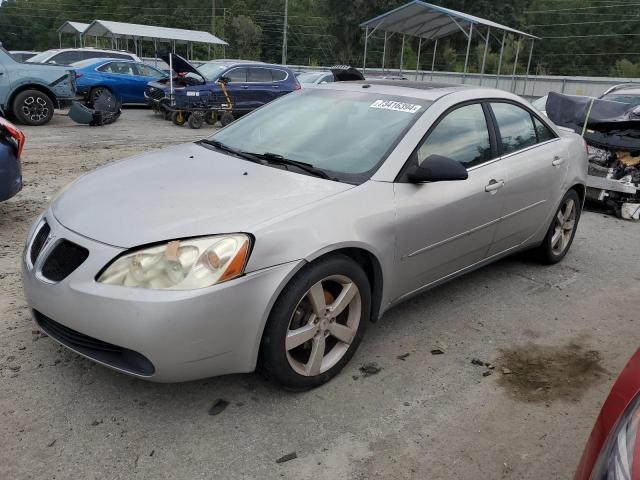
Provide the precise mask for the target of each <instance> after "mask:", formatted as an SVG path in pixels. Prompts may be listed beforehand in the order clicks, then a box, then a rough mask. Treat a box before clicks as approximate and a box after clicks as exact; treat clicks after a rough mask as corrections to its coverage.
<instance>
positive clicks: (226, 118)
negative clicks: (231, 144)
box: [220, 112, 235, 127]
mask: <svg viewBox="0 0 640 480" xmlns="http://www.w3.org/2000/svg"><path fill="white" fill-rule="evenodd" d="M234 120H235V117H234V116H233V113H231V112H224V113H223V114H222V117H221V118H220V123H221V124H222V126H223V127H226V126H227V125H229V124H230V123H231V122H233V121H234Z"/></svg>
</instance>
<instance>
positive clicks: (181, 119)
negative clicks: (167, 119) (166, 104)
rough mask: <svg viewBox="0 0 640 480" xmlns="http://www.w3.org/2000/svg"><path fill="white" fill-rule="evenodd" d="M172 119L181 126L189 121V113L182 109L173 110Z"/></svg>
mask: <svg viewBox="0 0 640 480" xmlns="http://www.w3.org/2000/svg"><path fill="white" fill-rule="evenodd" d="M171 121H172V122H173V124H174V125H178V126H179V127H181V126H182V125H184V124H185V122H186V121H187V114H186V113H185V112H182V111H180V110H178V111H177V112H172V113H171Z"/></svg>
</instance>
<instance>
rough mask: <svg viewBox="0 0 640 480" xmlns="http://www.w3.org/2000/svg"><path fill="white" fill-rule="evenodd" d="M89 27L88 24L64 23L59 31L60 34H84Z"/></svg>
mask: <svg viewBox="0 0 640 480" xmlns="http://www.w3.org/2000/svg"><path fill="white" fill-rule="evenodd" d="M88 26H89V24H88V23H80V22H70V21H66V22H64V23H63V24H62V25H61V26H60V28H59V29H58V32H59V33H84V31H85V30H86V29H87V27H88Z"/></svg>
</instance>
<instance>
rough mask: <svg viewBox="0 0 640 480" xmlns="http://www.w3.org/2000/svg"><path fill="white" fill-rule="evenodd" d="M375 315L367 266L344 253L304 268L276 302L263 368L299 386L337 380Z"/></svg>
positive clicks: (265, 341) (291, 385)
mask: <svg viewBox="0 0 640 480" xmlns="http://www.w3.org/2000/svg"><path fill="white" fill-rule="evenodd" d="M370 313H371V287H370V285H369V280H368V278H367V275H366V274H365V272H364V271H363V270H362V268H361V267H360V266H359V265H358V264H357V263H355V262H354V261H353V260H351V259H350V258H348V257H346V256H343V255H335V256H330V257H327V258H325V259H321V260H318V261H316V262H314V263H312V264H309V265H307V266H306V267H304V268H303V269H302V270H301V271H300V272H298V273H297V274H296V276H295V277H294V278H293V279H292V280H291V281H290V282H289V284H288V285H287V286H286V287H285V289H284V290H283V292H282V293H281V295H280V297H279V298H278V300H277V301H276V303H275V305H274V307H273V310H272V311H271V315H270V316H269V320H268V323H267V326H266V328H265V332H264V335H263V338H262V351H261V353H262V367H263V368H264V369H265V370H266V372H267V374H268V375H269V376H270V378H272V379H274V380H275V381H277V382H278V383H280V384H281V385H283V386H285V387H287V388H290V389H294V390H307V389H310V388H314V387H317V386H319V385H322V384H323V383H325V382H327V381H329V380H330V379H331V378H333V377H334V376H335V375H336V374H338V372H340V370H342V368H343V367H344V366H345V365H346V364H347V362H348V361H349V360H350V359H351V357H352V356H353V354H354V353H355V351H356V349H357V348H358V345H359V344H360V341H361V340H362V336H363V335H364V331H365V329H366V326H367V322H368V320H369V317H370Z"/></svg>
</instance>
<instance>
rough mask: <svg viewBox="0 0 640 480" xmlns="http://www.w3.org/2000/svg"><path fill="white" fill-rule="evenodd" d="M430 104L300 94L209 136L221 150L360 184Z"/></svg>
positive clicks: (357, 93)
mask: <svg viewBox="0 0 640 480" xmlns="http://www.w3.org/2000/svg"><path fill="white" fill-rule="evenodd" d="M430 104H431V102H429V101H426V100H420V99H414V98H406V97H396V96H391V95H380V94H377V93H368V92H367V93H365V92H360V91H355V92H354V91H340V90H322V89H313V90H301V91H298V92H295V93H290V94H288V95H286V96H285V97H282V98H281V99H280V100H277V101H275V102H272V103H270V104H268V105H267V106H265V107H263V108H260V109H259V110H256V111H255V112H254V113H251V114H250V115H247V116H246V117H244V118H241V119H240V120H238V121H237V122H234V123H232V124H231V125H229V126H228V127H226V128H224V129H222V130H220V131H219V132H218V133H216V134H215V135H213V136H212V137H211V138H210V140H215V141H217V142H220V143H221V144H224V145H225V146H227V147H231V148H234V149H236V150H241V151H243V152H251V153H254V154H264V153H270V154H275V155H279V156H282V157H284V158H286V159H289V160H295V161H298V162H304V163H306V164H310V165H312V166H313V167H314V168H316V169H321V170H323V171H325V172H329V173H330V176H331V177H332V178H336V179H338V180H340V181H345V182H349V183H362V182H364V181H365V180H367V179H368V178H370V177H371V175H372V174H373V173H374V172H375V170H377V168H378V167H379V165H380V164H381V163H382V162H383V161H384V159H385V158H386V156H387V155H388V154H389V153H390V151H391V150H392V149H393V148H394V147H395V146H396V144H397V142H398V141H399V140H400V139H401V138H402V137H403V135H404V134H405V133H406V131H407V130H408V129H409V128H410V127H411V126H412V125H413V124H414V123H415V121H416V120H417V119H418V118H419V117H420V115H421V114H422V113H423V112H424V111H425V110H426V109H427V107H428V106H429V105H430Z"/></svg>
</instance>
